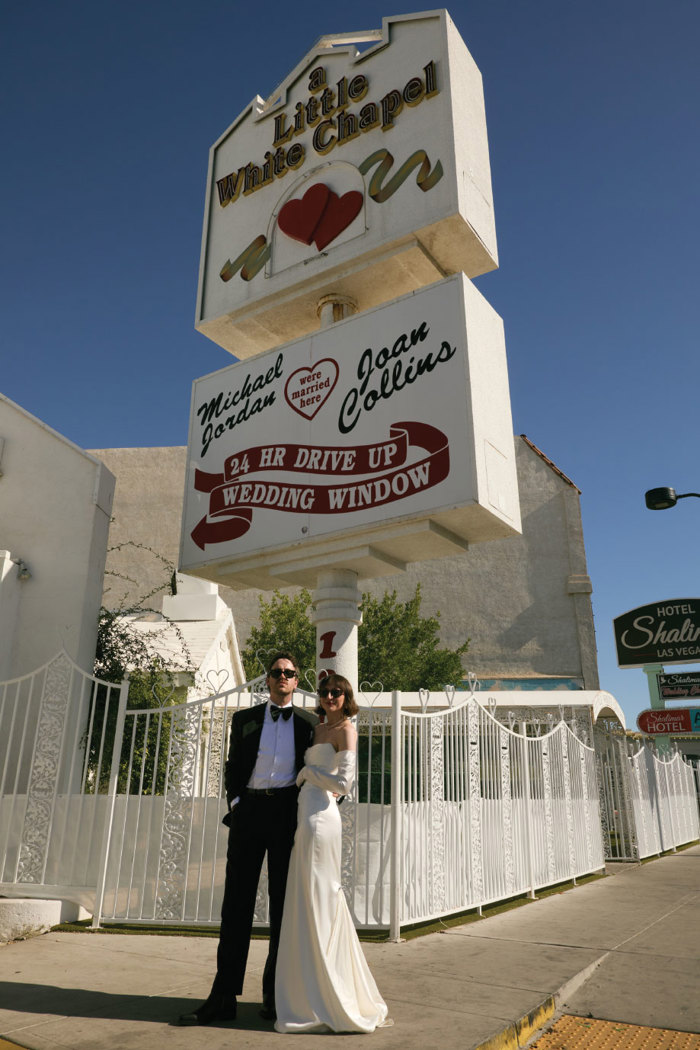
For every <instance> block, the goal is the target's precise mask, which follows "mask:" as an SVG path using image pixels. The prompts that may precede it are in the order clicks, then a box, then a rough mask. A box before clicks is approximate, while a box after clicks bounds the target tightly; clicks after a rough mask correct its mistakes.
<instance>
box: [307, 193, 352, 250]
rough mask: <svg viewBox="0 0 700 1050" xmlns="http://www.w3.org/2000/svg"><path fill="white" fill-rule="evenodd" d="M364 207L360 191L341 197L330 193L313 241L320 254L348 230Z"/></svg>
mask: <svg viewBox="0 0 700 1050" xmlns="http://www.w3.org/2000/svg"><path fill="white" fill-rule="evenodd" d="M361 207H362V194H361V193H360V192H359V190H350V192H349V193H344V194H343V196H342V197H339V196H338V194H337V193H333V191H332V190H330V191H329V196H328V203H327V204H326V207H325V210H324V212H323V215H322V216H321V218H320V220H319V222H318V225H317V226H316V229H315V230H314V233H313V239H314V241H315V242H316V247H317V248H318V250H319V251H320V252H322V251H323V249H324V248H325V247H326V245H327V244H330V243H331V241H334V240H335V239H336V237H337V236H338V235H339V234H341V233H342V232H343V230H346V229H347V228H348V226H349V225H350V223H351V222H352V220H353V219H354V218H355V216H356V215H357V214H358V213H359V211H360V208H361Z"/></svg>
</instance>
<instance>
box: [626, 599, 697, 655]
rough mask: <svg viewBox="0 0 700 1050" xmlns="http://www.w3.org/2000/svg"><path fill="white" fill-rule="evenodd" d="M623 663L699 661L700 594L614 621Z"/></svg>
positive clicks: (632, 611)
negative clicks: (699, 596) (696, 596)
mask: <svg viewBox="0 0 700 1050" xmlns="http://www.w3.org/2000/svg"><path fill="white" fill-rule="evenodd" d="M613 625H614V630H615V642H616V645H617V662H618V664H619V666H620V667H643V666H644V664H653V663H669V664H681V663H697V662H698V661H700V598H672V599H669V600H667V601H663V602H657V603H655V604H653V605H643V606H640V607H639V608H638V609H631V610H630V612H626V613H623V615H622V616H618V617H616V619H615V620H614V621H613Z"/></svg>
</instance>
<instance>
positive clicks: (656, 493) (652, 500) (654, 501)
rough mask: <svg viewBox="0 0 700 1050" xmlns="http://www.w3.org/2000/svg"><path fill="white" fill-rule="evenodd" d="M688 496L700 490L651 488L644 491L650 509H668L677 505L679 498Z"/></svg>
mask: <svg viewBox="0 0 700 1050" xmlns="http://www.w3.org/2000/svg"><path fill="white" fill-rule="evenodd" d="M688 496H697V497H698V499H700V492H676V490H675V489H649V491H648V492H645V493H644V502H645V503H646V505H647V507H648V508H649V510H668V508H669V507H675V505H676V503H677V502H678V500H679V499H687V497H688Z"/></svg>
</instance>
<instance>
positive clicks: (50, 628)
mask: <svg viewBox="0 0 700 1050" xmlns="http://www.w3.org/2000/svg"><path fill="white" fill-rule="evenodd" d="M0 439H1V444H2V458H1V459H0V471H2V476H0V507H1V508H2V510H1V513H0V551H2V550H5V551H8V552H9V556H10V557H9V558H7V557H5V558H2V561H1V564H2V566H3V571H2V572H0V630H1V631H2V633H3V642H2V644H0V680H2V679H7V678H13V677H16V676H18V675H22V674H26V673H28V672H29V671H33V670H34V669H35V668H37V667H40V666H41V665H42V664H43V663H45V662H46V661H47V660H48V659H50V658H51V657H52V656H54V655H55V654H56V652H58V651H59V650H60V649H61V647H63V648H65V650H66V652H67V653H68V655H69V656H70V657H71V658H72V659H73V660H74V661H75V662H76V663H77V664H78V665H79V666H80V667H81V668H84V669H85V670H89V671H90V670H92V663H93V660H94V656H95V641H96V637H97V617H98V613H99V608H100V604H101V600H102V584H103V572H104V563H105V558H106V550H107V539H108V535H109V519H110V514H111V510H112V498H113V495H114V477H113V476H112V475H111V474H110V472H109V470H108V469H107V468H106V467H105V466H104V464H102V463H101V462H100V461H99V460H97V459H95V458H94V457H93V456H91V455H89V454H88V453H87V452H84V451H83V450H82V449H80V448H78V447H77V445H74V444H73V443H72V442H70V441H68V440H67V438H64V437H62V435H60V434H58V433H57V432H56V431H54V430H51V428H50V427H48V426H46V425H45V424H44V423H42V422H41V421H40V420H38V419H36V418H35V417H34V416H32V415H30V414H29V413H28V412H26V411H25V410H24V409H22V408H20V406H19V405H16V404H15V403H14V402H12V401H10V400H9V399H8V398H6V397H4V396H3V395H2V394H0ZM20 560H21V561H22V562H24V563H25V564H26V566H27V567H28V569H29V572H30V576H29V578H28V579H19V577H18V566H17V564H16V563H17V562H18V561H20ZM5 632H7V633H5ZM10 632H11V639H10V638H9V633H10Z"/></svg>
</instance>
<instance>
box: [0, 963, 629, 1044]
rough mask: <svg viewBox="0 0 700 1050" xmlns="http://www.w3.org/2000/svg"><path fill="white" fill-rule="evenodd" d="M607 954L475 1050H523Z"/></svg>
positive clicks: (580, 971) (585, 967)
mask: <svg viewBox="0 0 700 1050" xmlns="http://www.w3.org/2000/svg"><path fill="white" fill-rule="evenodd" d="M609 954H610V952H603V954H602V955H601V956H600V957H599V958H598V959H595V960H594V961H593V962H592V963H589V964H588V966H584V968H583V970H579V972H578V973H577V974H574V976H573V977H572V978H570V980H568V981H567V982H566V984H563V985H562V986H561V988H560V989H559V991H557V992H555V993H554V995H548V996H547V998H546V999H543V1000H542V1002H541V1003H540V1004H539V1006H535V1007H533V1009H532V1010H530V1012H529V1013H527V1014H525V1015H524V1016H523V1017H521V1018H520V1020H519V1021H514V1022H513V1023H512V1024H509V1025H508V1026H507V1027H506V1028H504V1029H503V1031H501V1032H498V1034H497V1035H493V1036H491V1038H490V1039H486V1040H485V1041H484V1042H483V1043H479V1045H478V1046H477V1047H475V1048H474V1050H522V1048H523V1047H525V1046H526V1045H527V1044H528V1043H529V1042H530V1040H531V1039H532V1038H533V1036H534V1035H536V1034H537V1033H538V1032H539V1030H540V1029H541V1028H544V1026H545V1025H546V1024H547V1022H548V1021H551V1020H552V1018H553V1017H554V1015H555V1014H556V1013H557V1012H558V1011H559V1010H561V1008H562V1006H563V1005H565V1003H566V1000H567V999H568V998H569V996H570V995H573V994H574V992H577V991H578V989H579V988H580V987H581V985H583V984H585V983H586V981H587V980H588V978H589V977H590V976H591V974H592V973H593V972H594V971H595V970H597V969H598V967H599V966H600V964H601V963H602V962H603V960H604V959H607V957H608V955H609ZM0 1050H1V1048H0Z"/></svg>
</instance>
